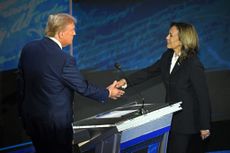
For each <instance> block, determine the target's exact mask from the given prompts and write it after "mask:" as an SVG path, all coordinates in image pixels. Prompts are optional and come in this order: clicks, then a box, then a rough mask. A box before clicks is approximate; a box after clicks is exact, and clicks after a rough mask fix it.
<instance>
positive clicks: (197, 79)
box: [191, 58, 211, 130]
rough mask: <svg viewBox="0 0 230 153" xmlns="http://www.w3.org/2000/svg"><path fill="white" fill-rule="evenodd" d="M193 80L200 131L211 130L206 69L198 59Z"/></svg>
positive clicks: (192, 73) (193, 71) (192, 72)
mask: <svg viewBox="0 0 230 153" xmlns="http://www.w3.org/2000/svg"><path fill="white" fill-rule="evenodd" d="M191 70H192V71H191V80H192V84H193V87H194V89H195V92H196V95H197V99H198V105H199V114H200V115H199V116H200V126H201V129H200V130H206V129H210V105H211V104H210V98H209V93H208V86H207V81H206V76H205V73H204V67H203V65H202V64H201V62H200V61H199V60H198V58H195V60H193V63H192V68H191Z"/></svg>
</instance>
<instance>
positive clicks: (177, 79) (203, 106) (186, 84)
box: [127, 50, 210, 134]
mask: <svg viewBox="0 0 230 153" xmlns="http://www.w3.org/2000/svg"><path fill="white" fill-rule="evenodd" d="M173 53H174V52H173V50H167V51H166V52H165V53H164V54H163V55H162V57H161V58H160V59H159V60H158V61H157V62H156V63H154V64H153V65H151V66H149V67H147V68H145V69H143V70H140V71H138V72H136V73H134V74H133V75H131V76H129V77H128V78H127V80H128V83H129V82H130V83H133V84H134V85H135V84H139V83H141V82H143V81H144V80H146V79H150V78H152V77H155V76H159V75H160V76H161V78H162V81H163V83H164V85H165V89H166V102H167V103H170V104H171V103H175V102H179V101H182V108H183V109H182V110H181V111H179V112H176V113H174V115H173V120H172V130H173V131H175V132H180V133H187V134H189V133H196V132H199V131H200V130H202V129H203V130H206V129H210V99H209V93H208V88H207V84H206V77H205V73H204V68H203V65H202V64H201V62H200V60H199V59H198V57H197V55H194V56H193V57H190V58H188V59H185V60H183V61H182V62H179V60H177V62H176V64H175V67H174V68H173V70H172V72H171V74H170V73H169V71H170V65H171V59H172V56H173Z"/></svg>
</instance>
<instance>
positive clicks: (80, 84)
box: [62, 56, 109, 103]
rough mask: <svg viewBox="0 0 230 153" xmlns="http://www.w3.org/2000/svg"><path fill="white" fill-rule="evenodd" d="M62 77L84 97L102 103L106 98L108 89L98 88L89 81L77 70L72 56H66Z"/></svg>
mask: <svg viewBox="0 0 230 153" xmlns="http://www.w3.org/2000/svg"><path fill="white" fill-rule="evenodd" d="M62 79H63V81H64V83H65V84H66V85H67V86H68V87H70V88H71V89H73V90H74V91H76V92H78V93H79V94H81V95H83V96H85V97H89V98H91V99H94V100H97V101H100V102H102V103H103V102H106V101H107V100H108V96H109V91H108V90H107V89H106V88H100V87H98V86H96V85H93V84H91V83H89V82H88V81H87V80H86V79H85V78H84V77H83V76H82V74H81V72H80V71H79V70H78V68H77V66H76V62H75V59H74V58H73V57H70V56H66V60H65V64H64V67H63V71H62Z"/></svg>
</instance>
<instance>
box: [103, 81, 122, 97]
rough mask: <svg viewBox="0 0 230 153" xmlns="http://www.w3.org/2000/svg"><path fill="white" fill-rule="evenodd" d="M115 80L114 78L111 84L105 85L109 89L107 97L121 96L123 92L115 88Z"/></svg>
mask: <svg viewBox="0 0 230 153" xmlns="http://www.w3.org/2000/svg"><path fill="white" fill-rule="evenodd" d="M116 85H117V81H116V80H115V81H114V82H113V84H111V85H110V86H108V87H107V89H108V90H109V98H111V99H114V100H116V99H117V98H119V97H121V96H122V95H123V94H124V93H125V92H124V91H123V90H120V89H117V87H116Z"/></svg>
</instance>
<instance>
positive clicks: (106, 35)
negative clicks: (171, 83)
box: [0, 0, 230, 71]
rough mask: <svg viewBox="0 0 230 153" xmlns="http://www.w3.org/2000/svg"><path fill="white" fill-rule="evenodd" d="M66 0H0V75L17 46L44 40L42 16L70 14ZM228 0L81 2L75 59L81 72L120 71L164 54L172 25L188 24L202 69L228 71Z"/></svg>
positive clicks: (14, 60)
mask: <svg viewBox="0 0 230 153" xmlns="http://www.w3.org/2000/svg"><path fill="white" fill-rule="evenodd" d="M68 4H69V2H68V0H62V1H48V0H14V1H0V9H1V12H0V20H1V21H3V22H0V48H1V51H0V71H4V70H10V69H14V68H16V67H17V62H18V58H19V53H20V50H21V48H22V46H23V45H24V44H25V43H26V42H28V41H30V40H32V39H37V38H41V37H42V36H43V29H44V27H45V23H46V20H47V16H48V15H49V14H50V13H54V12H69V5H68ZM229 6H230V1H229V0H203V1H202V0H196V1H194V0H193V1H192V0H190V1H187V0H171V1H168V0H161V1H152V0H141V1H140V0H117V1H109V0H80V1H78V2H76V3H74V5H73V15H74V16H75V17H76V18H77V20H78V21H77V28H76V31H77V35H76V37H75V40H74V45H73V47H74V56H75V57H76V59H77V63H78V66H79V68H80V69H82V70H93V71H102V70H111V69H113V65H114V63H116V62H118V63H120V64H121V65H122V67H123V68H124V69H125V70H134V69H140V68H143V67H146V66H148V65H150V64H151V63H153V62H155V61H156V60H157V59H158V58H159V57H160V56H161V54H162V53H163V52H164V51H165V50H166V41H165V37H166V35H167V33H168V27H169V25H170V23H171V22H172V21H184V22H190V23H192V24H194V25H195V27H196V28H197V31H198V34H199V38H200V58H201V60H202V62H203V64H204V65H205V67H206V68H207V69H230V53H229V51H228V48H230V40H229V28H230V9H229Z"/></svg>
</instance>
